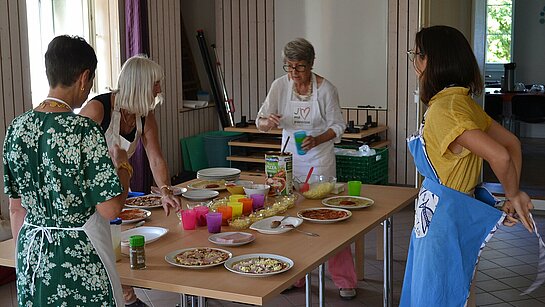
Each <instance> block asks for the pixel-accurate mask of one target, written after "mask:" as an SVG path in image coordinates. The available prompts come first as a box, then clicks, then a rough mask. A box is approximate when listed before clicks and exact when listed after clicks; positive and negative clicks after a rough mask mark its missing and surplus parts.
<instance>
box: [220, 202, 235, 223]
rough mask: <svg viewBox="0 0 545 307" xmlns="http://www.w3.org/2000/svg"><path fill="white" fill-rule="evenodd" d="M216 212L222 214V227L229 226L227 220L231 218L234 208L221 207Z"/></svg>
mask: <svg viewBox="0 0 545 307" xmlns="http://www.w3.org/2000/svg"><path fill="white" fill-rule="evenodd" d="M216 210H217V212H219V213H221V225H223V226H228V225H229V224H228V223H227V220H229V219H230V218H231V215H232V213H233V208H231V207H229V206H219V207H218V208H217V209H216Z"/></svg>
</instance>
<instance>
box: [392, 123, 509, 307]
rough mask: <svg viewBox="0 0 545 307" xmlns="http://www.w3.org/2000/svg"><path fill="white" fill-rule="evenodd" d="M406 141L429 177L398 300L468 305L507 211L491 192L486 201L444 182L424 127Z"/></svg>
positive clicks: (417, 304) (417, 306)
mask: <svg viewBox="0 0 545 307" xmlns="http://www.w3.org/2000/svg"><path fill="white" fill-rule="evenodd" d="M421 131H422V128H421V129H420V132H421ZM408 146H409V150H410V151H411V153H412V155H413V158H414V161H415V164H416V168H417V169H418V172H419V173H420V174H422V175H423V176H424V177H425V180H424V182H423V183H422V187H421V189H420V192H419V195H418V200H417V203H416V205H415V225H414V228H413V231H412V234H411V242H410V246H409V253H408V257H407V267H406V269H405V279H404V281H403V289H402V293H401V300H400V306H415V307H421V306H465V305H466V302H467V298H468V297H469V290H470V286H471V281H472V279H473V276H474V274H475V266H476V264H477V261H478V258H479V255H480V253H481V251H482V249H483V248H484V245H485V244H486V242H488V240H489V239H490V238H491V237H492V235H493V234H494V232H495V231H496V229H497V227H498V226H499V225H501V223H502V222H503V219H504V218H505V213H503V212H502V211H500V210H498V209H496V208H494V199H493V198H491V199H492V201H490V202H489V203H485V202H483V201H480V200H477V199H475V198H473V197H471V196H470V195H466V194H464V193H462V192H460V191H456V190H453V189H451V188H448V187H446V186H444V185H443V184H441V181H440V180H439V177H438V176H437V173H436V172H435V169H434V168H433V166H432V165H431V163H430V160H429V158H428V156H427V153H426V145H425V142H424V139H423V137H422V135H421V133H418V134H417V135H415V136H413V137H411V138H410V139H409V140H408ZM481 192H482V191H479V192H478V193H475V194H476V195H477V196H478V195H480V194H481ZM489 200H490V199H489Z"/></svg>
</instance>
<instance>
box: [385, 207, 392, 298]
mask: <svg viewBox="0 0 545 307" xmlns="http://www.w3.org/2000/svg"><path fill="white" fill-rule="evenodd" d="M392 221H393V217H389V218H387V219H386V220H384V307H391V306H392V258H393V257H392V256H393V242H392V226H393V225H392Z"/></svg>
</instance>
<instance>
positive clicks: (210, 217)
mask: <svg viewBox="0 0 545 307" xmlns="http://www.w3.org/2000/svg"><path fill="white" fill-rule="evenodd" d="M206 226H207V227H208V232H209V233H218V232H221V213H219V212H208V213H207V214H206Z"/></svg>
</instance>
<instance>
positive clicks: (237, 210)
mask: <svg viewBox="0 0 545 307" xmlns="http://www.w3.org/2000/svg"><path fill="white" fill-rule="evenodd" d="M227 205H228V206H229V207H231V208H233V211H232V217H233V218H235V217H239V216H242V208H243V204H242V203H241V202H229V203H228V204H227Z"/></svg>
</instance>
